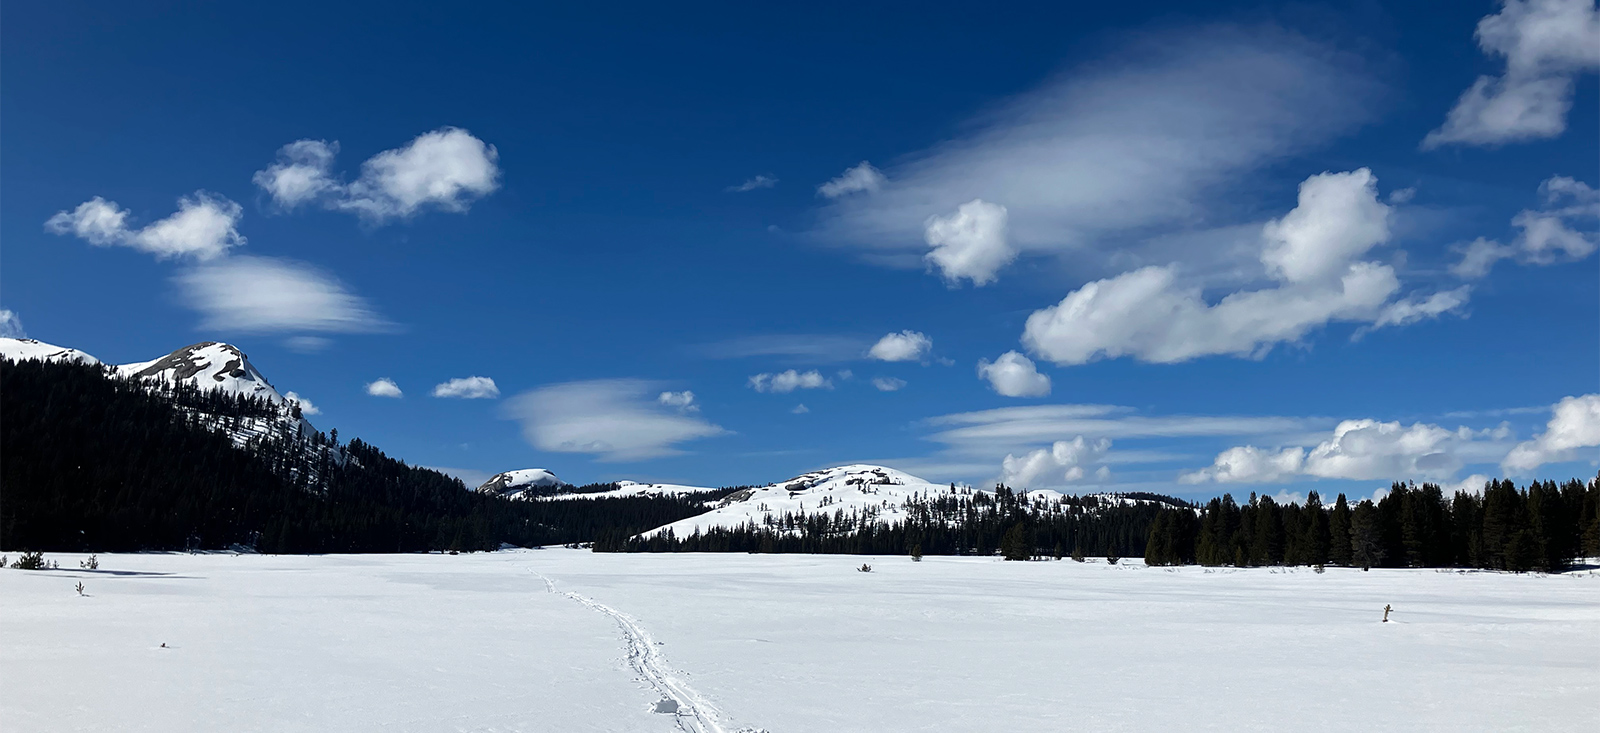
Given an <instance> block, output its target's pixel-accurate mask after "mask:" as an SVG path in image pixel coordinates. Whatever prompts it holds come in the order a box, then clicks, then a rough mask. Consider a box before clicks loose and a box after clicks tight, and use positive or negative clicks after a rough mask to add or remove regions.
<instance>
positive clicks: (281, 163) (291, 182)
mask: <svg viewBox="0 0 1600 733" xmlns="http://www.w3.org/2000/svg"><path fill="white" fill-rule="evenodd" d="M338 154H339V143H338V142H329V141H326V140H296V141H294V142H292V143H289V144H288V145H285V146H283V147H281V148H279V149H278V160H277V162H275V163H273V164H272V165H269V166H267V167H266V169H265V170H259V171H256V174H255V176H253V177H252V178H251V180H252V181H254V182H255V184H256V185H257V186H259V187H261V190H263V191H266V192H267V194H268V195H270V196H272V201H273V203H276V204H277V205H278V206H280V207H282V208H284V209H292V208H294V207H296V206H299V205H300V204H304V203H308V202H311V201H315V200H316V199H318V198H321V197H322V196H324V195H328V194H337V193H339V192H342V191H343V190H344V185H343V184H341V183H340V182H339V181H338V180H337V179H336V178H334V177H333V159H334V156H336V155H338Z"/></svg>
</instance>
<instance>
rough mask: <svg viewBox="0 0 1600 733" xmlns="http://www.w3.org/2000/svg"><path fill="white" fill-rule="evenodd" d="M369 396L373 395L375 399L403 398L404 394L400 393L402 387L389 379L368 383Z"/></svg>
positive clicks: (384, 378)
mask: <svg viewBox="0 0 1600 733" xmlns="http://www.w3.org/2000/svg"><path fill="white" fill-rule="evenodd" d="M367 394H369V395H372V396H373V397H401V396H403V393H402V392H401V391H400V385H398V384H395V383H394V380H393V379H390V378H388V377H383V378H380V379H378V380H377V381H374V382H368V383H367Z"/></svg>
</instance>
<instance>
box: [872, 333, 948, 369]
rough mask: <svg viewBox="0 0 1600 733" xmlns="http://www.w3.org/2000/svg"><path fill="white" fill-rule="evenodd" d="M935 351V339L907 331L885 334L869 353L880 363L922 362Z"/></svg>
mask: <svg viewBox="0 0 1600 733" xmlns="http://www.w3.org/2000/svg"><path fill="white" fill-rule="evenodd" d="M932 349H933V339H930V338H928V337H927V335H926V334H923V333H921V332H919V331H912V330H909V329H908V330H905V331H901V332H899V333H890V334H885V335H884V337H883V338H881V339H878V343H875V344H873V345H872V348H871V349H869V350H868V351H867V356H870V357H872V358H874V359H877V360H879V361H921V360H922V359H924V358H926V357H927V356H928V352H929V351H931V350H932Z"/></svg>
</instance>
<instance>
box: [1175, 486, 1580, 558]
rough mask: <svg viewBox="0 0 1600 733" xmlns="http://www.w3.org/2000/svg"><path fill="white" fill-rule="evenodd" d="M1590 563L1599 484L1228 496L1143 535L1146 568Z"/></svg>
mask: <svg viewBox="0 0 1600 733" xmlns="http://www.w3.org/2000/svg"><path fill="white" fill-rule="evenodd" d="M1597 555H1600V477H1597V478H1595V479H1593V480H1591V481H1589V482H1588V483H1587V484H1585V483H1584V482H1582V481H1579V480H1577V479H1572V480H1569V481H1567V482H1565V483H1562V484H1559V485H1558V484H1557V483H1556V482H1554V481H1533V482H1530V483H1529V484H1528V485H1527V486H1526V487H1524V488H1521V489H1519V488H1517V486H1516V484H1514V483H1513V482H1511V481H1510V480H1491V481H1489V482H1487V484H1485V486H1484V489H1483V493H1482V494H1472V493H1468V492H1465V491H1458V492H1455V494H1454V495H1453V496H1450V497H1446V496H1445V494H1444V491H1443V490H1442V489H1441V488H1440V487H1439V486H1437V485H1435V484H1423V485H1421V486H1417V485H1415V484H1411V483H1405V484H1400V483H1396V484H1394V485H1393V486H1391V487H1390V489H1389V492H1388V494H1386V495H1385V496H1383V497H1382V498H1381V499H1379V500H1378V501H1376V502H1374V501H1372V500H1371V499H1363V500H1361V501H1360V502H1358V503H1356V504H1355V505H1354V506H1352V505H1351V504H1350V503H1349V501H1348V500H1347V499H1346V498H1345V496H1344V494H1340V495H1339V496H1338V498H1337V499H1336V500H1335V501H1334V503H1333V506H1331V507H1328V506H1324V505H1323V504H1322V500H1321V497H1319V496H1318V495H1317V493H1316V492H1315V491H1313V492H1311V493H1310V494H1309V495H1308V496H1307V497H1306V501H1305V504H1304V505H1301V504H1297V503H1288V504H1279V503H1277V502H1276V501H1274V500H1273V499H1272V497H1269V496H1261V497H1258V496H1256V495H1255V494H1253V493H1252V494H1251V495H1250V500H1249V502H1248V503H1246V504H1243V505H1240V504H1237V503H1235V502H1234V500H1233V497H1232V496H1231V495H1223V496H1222V497H1220V498H1217V499H1212V500H1211V501H1209V502H1207V503H1206V504H1205V506H1203V507H1202V508H1201V509H1200V511H1199V512H1198V513H1197V512H1192V511H1163V512H1161V513H1160V514H1159V515H1158V516H1157V517H1156V518H1155V521H1154V523H1153V524H1152V525H1151V529H1150V539H1149V542H1148V544H1147V546H1146V548H1145V552H1144V557H1145V562H1146V563H1149V564H1151V565H1182V564H1194V563H1198V564H1201V565H1234V566H1253V565H1343V566H1352V567H1361V568H1371V567H1390V568H1403V567H1413V568H1419V567H1468V568H1487V569H1494V570H1514V571H1524V570H1545V571H1551V572H1555V571H1560V570H1562V569H1564V568H1566V567H1568V566H1570V565H1571V563H1572V562H1573V560H1575V559H1576V558H1580V557H1595V556H1597Z"/></svg>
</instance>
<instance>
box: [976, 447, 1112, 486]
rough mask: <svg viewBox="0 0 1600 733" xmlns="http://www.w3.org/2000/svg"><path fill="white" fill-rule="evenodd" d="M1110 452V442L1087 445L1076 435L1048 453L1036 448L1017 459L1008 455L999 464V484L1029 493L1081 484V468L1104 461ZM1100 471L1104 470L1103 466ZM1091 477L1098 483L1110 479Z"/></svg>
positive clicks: (1104, 474)
mask: <svg viewBox="0 0 1600 733" xmlns="http://www.w3.org/2000/svg"><path fill="white" fill-rule="evenodd" d="M1110 449H1111V441H1110V440H1107V439H1105V438H1101V439H1099V440H1093V441H1091V440H1087V439H1085V438H1084V437H1083V436H1082V435H1080V436H1078V437H1076V438H1073V439H1072V440H1070V441H1068V440H1058V441H1056V442H1055V443H1054V444H1052V445H1051V446H1050V448H1048V449H1044V448H1040V449H1038V450H1035V451H1032V452H1030V453H1026V454H1024V455H1021V456H1016V455H1012V454H1009V453H1008V454H1006V457H1005V459H1003V460H1002V461H1001V462H1000V478H999V483H1002V484H1005V485H1007V486H1010V487H1012V488H1019V489H1031V488H1041V487H1048V486H1060V485H1062V484H1064V483H1070V482H1073V481H1081V480H1083V477H1084V468H1085V467H1086V466H1089V465H1093V464H1094V463H1096V462H1098V461H1099V460H1101V459H1102V458H1104V457H1105V454H1106V451H1108V450H1110ZM1101 468H1102V469H1105V467H1104V466H1102V467H1101ZM1095 474H1096V476H1097V477H1100V478H1102V479H1104V478H1106V477H1109V476H1110V475H1111V474H1110V471H1109V470H1103V471H1096V472H1095Z"/></svg>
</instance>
